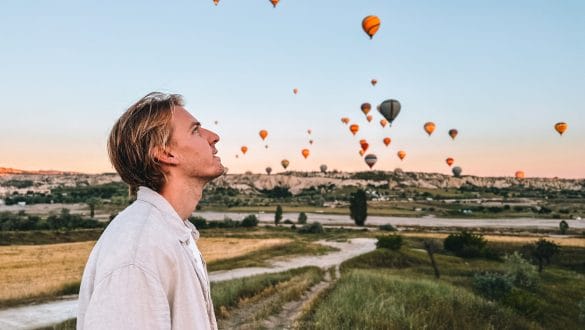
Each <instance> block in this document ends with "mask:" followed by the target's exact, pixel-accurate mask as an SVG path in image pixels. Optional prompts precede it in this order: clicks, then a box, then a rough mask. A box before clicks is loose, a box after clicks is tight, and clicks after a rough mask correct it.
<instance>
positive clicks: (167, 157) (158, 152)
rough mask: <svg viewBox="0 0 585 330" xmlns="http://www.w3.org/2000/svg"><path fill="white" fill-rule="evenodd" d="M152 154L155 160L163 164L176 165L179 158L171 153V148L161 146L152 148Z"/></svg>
mask: <svg viewBox="0 0 585 330" xmlns="http://www.w3.org/2000/svg"><path fill="white" fill-rule="evenodd" d="M151 152H152V155H153V156H154V158H155V159H156V160H158V161H159V162H161V163H163V164H165V165H177V164H179V159H177V157H175V156H174V155H173V152H172V150H170V149H164V148H162V147H155V148H153V149H152V151H151Z"/></svg>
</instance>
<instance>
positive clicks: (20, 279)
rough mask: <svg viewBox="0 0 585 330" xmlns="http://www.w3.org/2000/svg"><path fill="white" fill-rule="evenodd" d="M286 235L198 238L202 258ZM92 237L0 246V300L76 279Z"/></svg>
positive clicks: (234, 253)
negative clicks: (68, 241)
mask: <svg viewBox="0 0 585 330" xmlns="http://www.w3.org/2000/svg"><path fill="white" fill-rule="evenodd" d="M290 241H291V240H290V239H277V238H275V239H240V238H202V239H200V240H199V242H198V246H199V248H200V249H201V252H202V254H203V255H204V256H205V259H206V261H208V262H209V261H214V260H219V259H229V258H234V257H238V256H241V255H244V254H247V253H250V252H253V251H256V250H261V249H267V248H270V247H273V246H275V245H281V244H286V243H288V242H290ZM94 244H95V241H90V242H77V243H64V244H50V245H12V246H1V247H0V283H2V285H0V304H2V302H4V303H6V302H8V301H15V302H16V301H19V300H20V301H23V300H27V299H30V298H34V297H43V296H51V295H53V294H55V293H56V292H59V291H61V290H62V289H63V287H65V286H67V285H71V284H75V283H78V282H79V281H80V279H81V275H82V274H83V268H84V266H85V263H86V261H87V258H88V256H89V253H90V252H91V249H92V248H93V246H94Z"/></svg>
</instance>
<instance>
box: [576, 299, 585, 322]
mask: <svg viewBox="0 0 585 330" xmlns="http://www.w3.org/2000/svg"><path fill="white" fill-rule="evenodd" d="M577 306H578V307H579V321H581V322H582V323H585V299H582V300H581V301H579V303H578V304H577Z"/></svg>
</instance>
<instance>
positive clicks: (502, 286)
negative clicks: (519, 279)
mask: <svg viewBox="0 0 585 330" xmlns="http://www.w3.org/2000/svg"><path fill="white" fill-rule="evenodd" d="M513 286H514V285H513V283H512V279H510V277H508V276H506V275H503V274H498V273H490V272H486V273H483V274H475V275H474V276H473V289H474V290H475V291H476V292H477V293H479V294H480V295H481V296H483V297H485V298H487V299H490V300H498V299H502V298H504V297H506V296H507V295H509V294H510V292H511V291H512V287H513Z"/></svg>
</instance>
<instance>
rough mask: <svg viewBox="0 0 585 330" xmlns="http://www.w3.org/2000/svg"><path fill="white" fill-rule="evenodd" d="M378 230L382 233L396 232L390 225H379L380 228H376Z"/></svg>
mask: <svg viewBox="0 0 585 330" xmlns="http://www.w3.org/2000/svg"><path fill="white" fill-rule="evenodd" d="M378 228H379V229H380V230H383V231H396V228H395V227H394V226H392V225H391V224H389V223H388V224H385V225H381V226H380V227H378Z"/></svg>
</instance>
